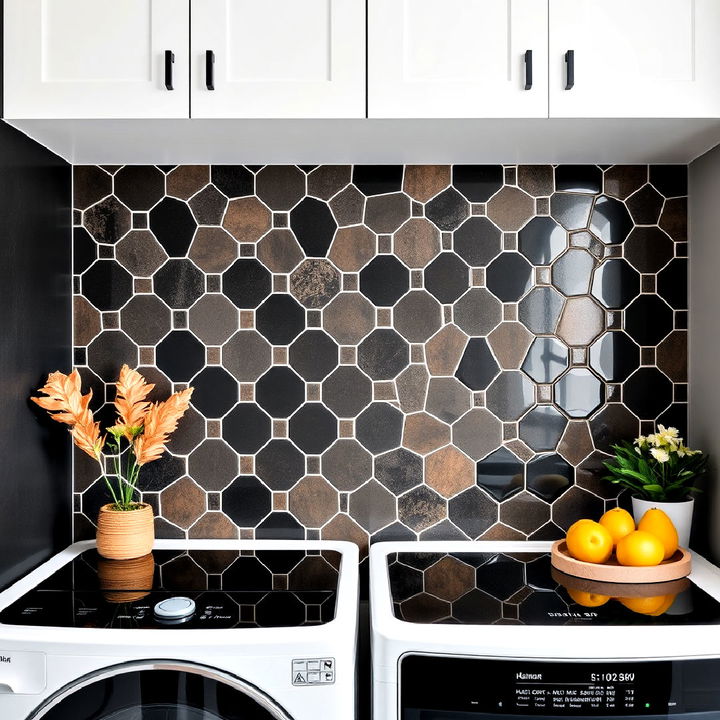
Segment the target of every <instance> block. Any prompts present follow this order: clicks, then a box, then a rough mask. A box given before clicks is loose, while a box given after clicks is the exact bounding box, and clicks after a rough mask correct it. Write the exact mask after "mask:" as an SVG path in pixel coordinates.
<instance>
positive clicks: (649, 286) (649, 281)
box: [640, 275, 655, 293]
mask: <svg viewBox="0 0 720 720" xmlns="http://www.w3.org/2000/svg"><path fill="white" fill-rule="evenodd" d="M640 290H641V292H644V293H654V292H655V276H654V275H643V276H642V278H641V281H640Z"/></svg>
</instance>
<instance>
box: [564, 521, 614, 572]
mask: <svg viewBox="0 0 720 720" xmlns="http://www.w3.org/2000/svg"><path fill="white" fill-rule="evenodd" d="M565 542H566V543H567V549H568V552H569V553H570V555H572V556H573V557H574V558H575V559H576V560H582V561H583V562H590V563H604V562H607V560H608V559H609V558H610V556H611V555H612V551H613V540H612V535H610V533H609V532H608V531H607V530H606V529H605V528H604V527H603V526H602V525H601V524H600V523H596V522H593V521H592V520H587V521H584V520H578V521H577V522H576V523H575V524H574V525H572V526H571V527H570V529H569V530H568V534H567V537H566V538H565Z"/></svg>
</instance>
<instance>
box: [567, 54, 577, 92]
mask: <svg viewBox="0 0 720 720" xmlns="http://www.w3.org/2000/svg"><path fill="white" fill-rule="evenodd" d="M565 65H566V66H567V82H566V83H565V89H566V90H572V89H573V87H575V51H574V50H568V51H567V52H566V53H565Z"/></svg>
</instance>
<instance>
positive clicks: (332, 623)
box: [0, 540, 358, 720]
mask: <svg viewBox="0 0 720 720" xmlns="http://www.w3.org/2000/svg"><path fill="white" fill-rule="evenodd" d="M357 616H358V550H357V547H356V546H355V545H353V544H351V543H346V542H324V541H307V542H303V541H274V540H267V541H235V542H230V541H212V540H197V541H189V542H184V543H182V545H180V544H179V543H178V542H177V541H162V540H161V541H157V542H156V543H155V547H154V549H153V553H152V555H150V556H146V557H145V558H140V559H138V560H131V561H108V560H104V559H102V558H100V557H99V556H98V554H97V552H96V551H95V549H94V543H92V542H82V543H77V544H75V545H73V546H71V547H70V548H68V549H67V550H65V551H63V552H62V553H60V554H59V555H57V556H55V557H53V558H52V559H51V560H49V561H48V562H46V563H45V564H43V565H41V566H40V567H39V568H37V569H36V570H34V571H33V572H32V573H30V574H29V575H27V576H26V577H25V578H23V579H22V580H20V581H19V582H17V583H15V584H14V585H13V586H11V587H10V588H9V589H7V590H5V591H4V592H3V593H0V718H2V720H41V719H42V720H67V719H68V718H72V719H73V720H141V719H142V720H350V719H351V718H354V717H355V696H356V695H355V677H356V637H357Z"/></svg>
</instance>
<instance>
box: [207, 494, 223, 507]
mask: <svg viewBox="0 0 720 720" xmlns="http://www.w3.org/2000/svg"><path fill="white" fill-rule="evenodd" d="M221 502H222V495H221V494H220V493H219V492H209V493H208V494H207V504H208V510H219V509H220V507H221V505H220V504H221Z"/></svg>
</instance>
